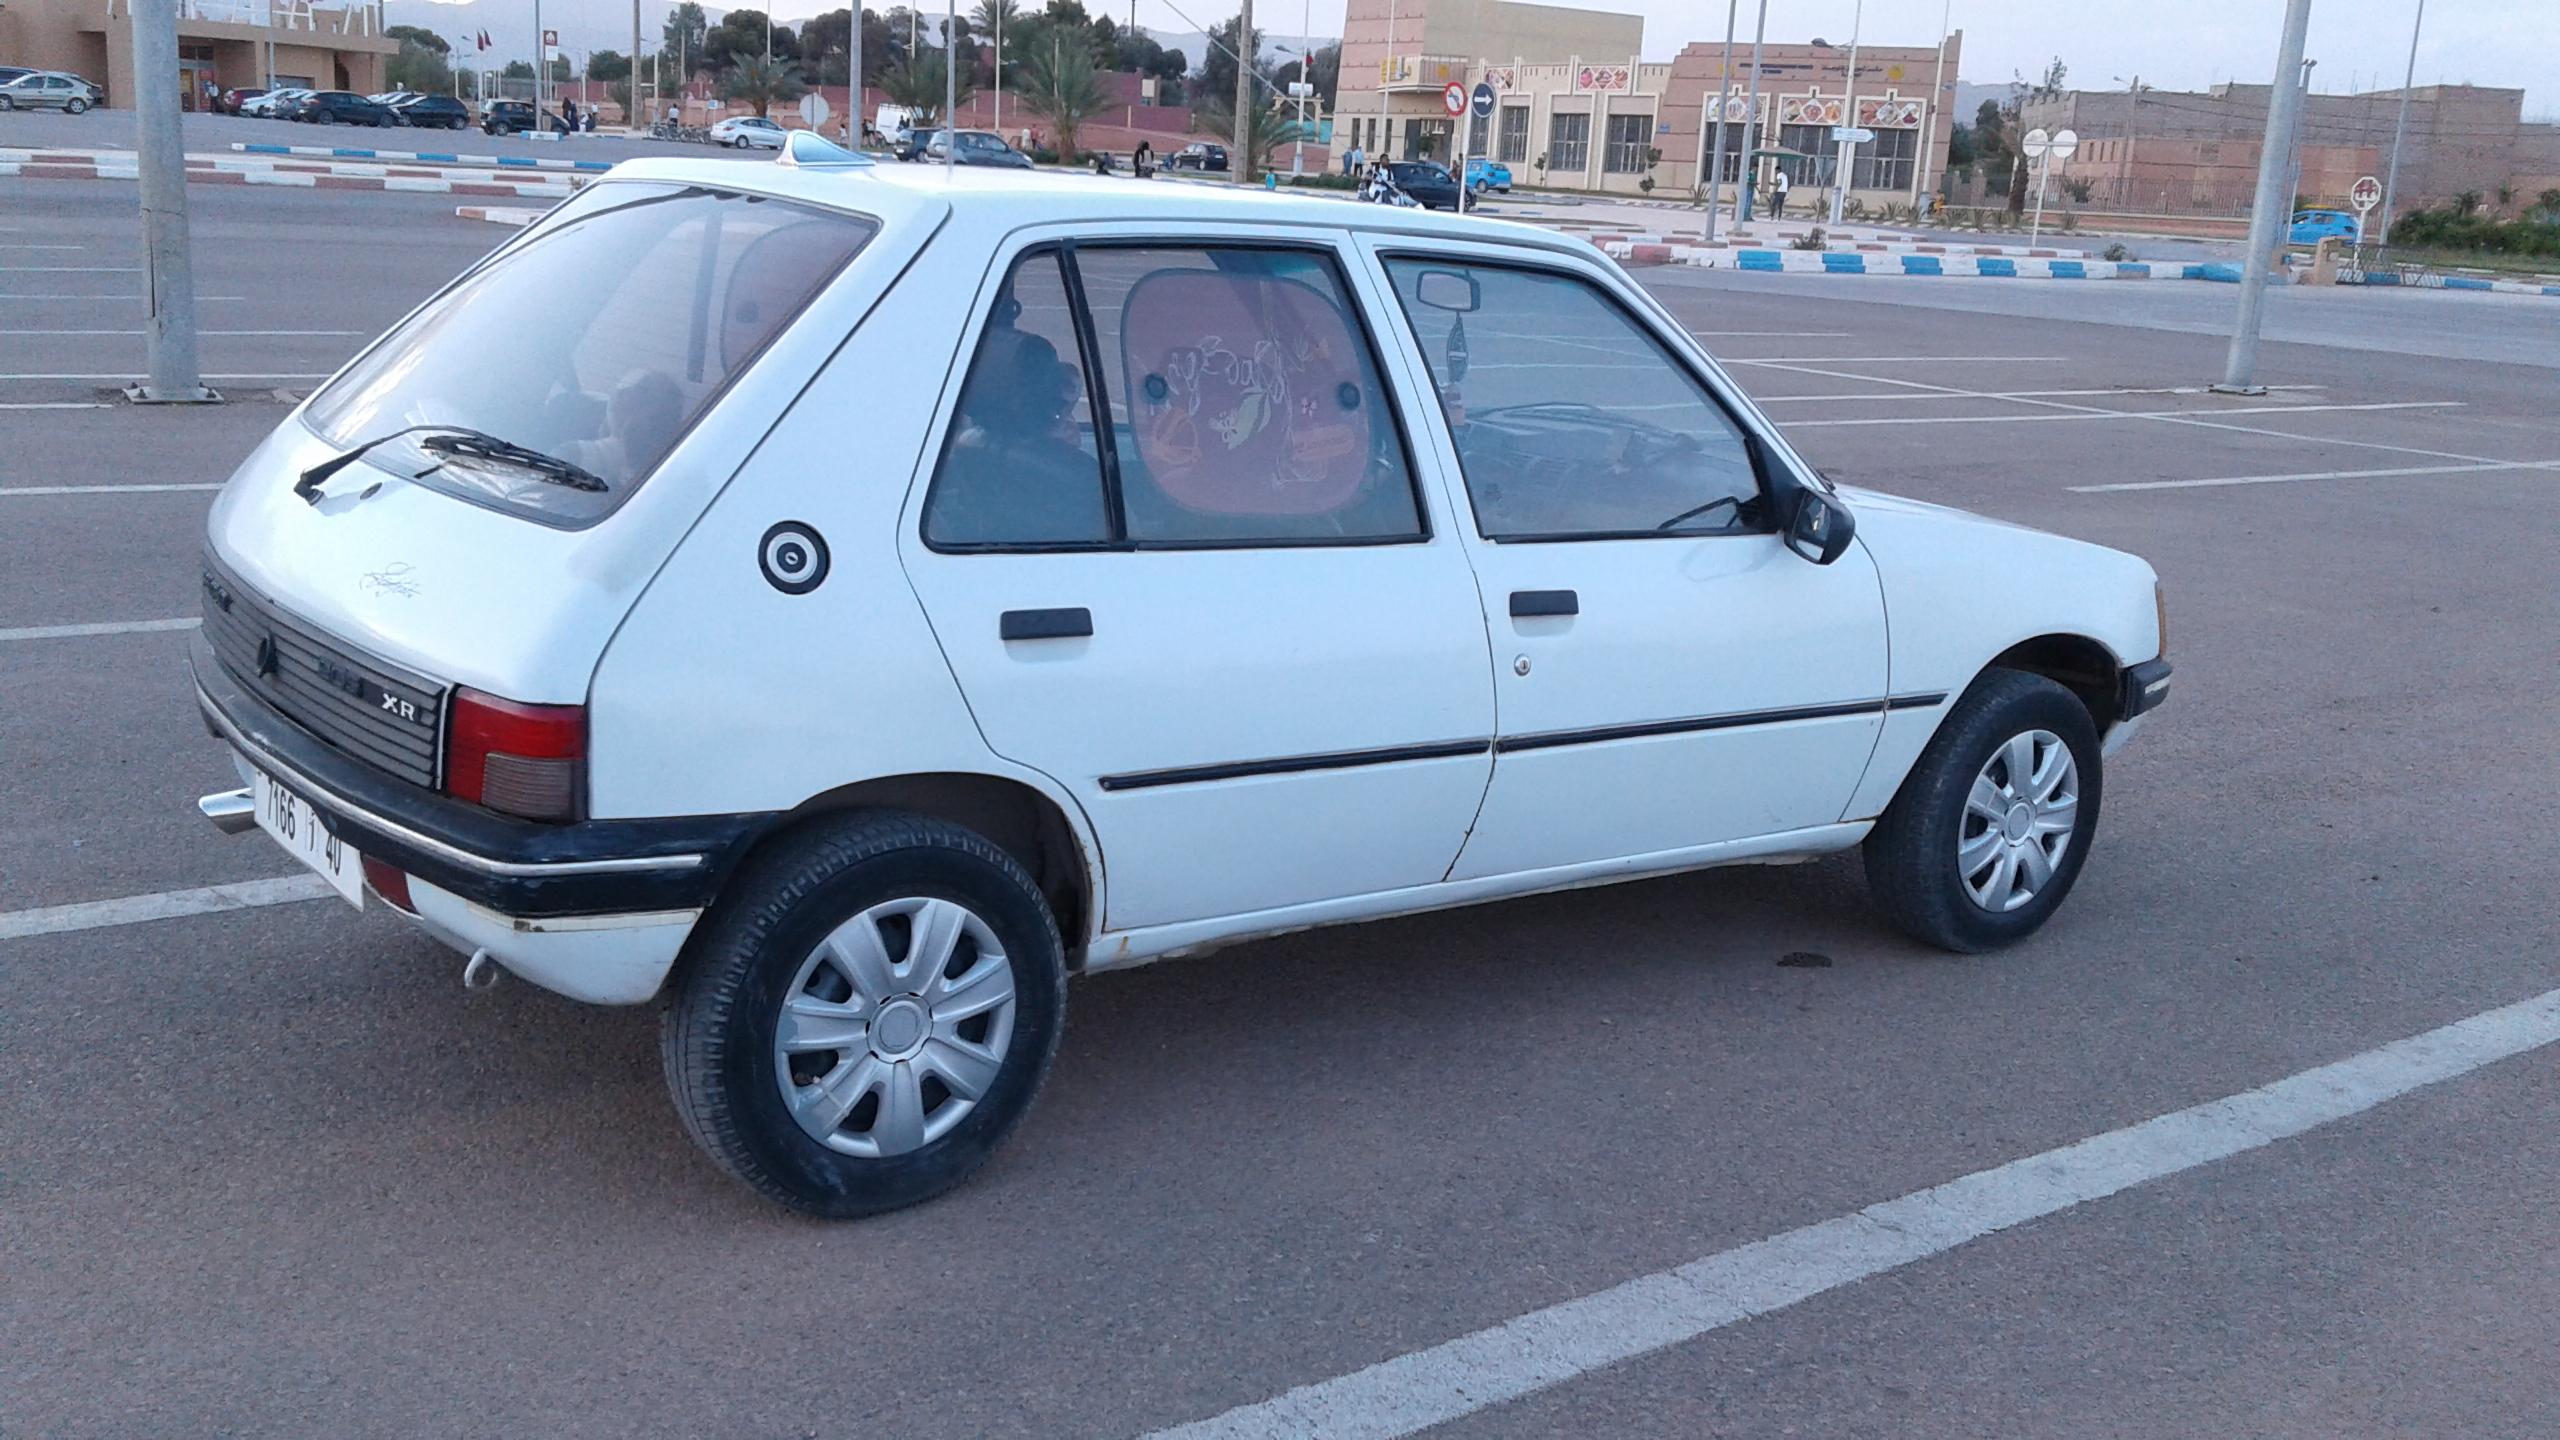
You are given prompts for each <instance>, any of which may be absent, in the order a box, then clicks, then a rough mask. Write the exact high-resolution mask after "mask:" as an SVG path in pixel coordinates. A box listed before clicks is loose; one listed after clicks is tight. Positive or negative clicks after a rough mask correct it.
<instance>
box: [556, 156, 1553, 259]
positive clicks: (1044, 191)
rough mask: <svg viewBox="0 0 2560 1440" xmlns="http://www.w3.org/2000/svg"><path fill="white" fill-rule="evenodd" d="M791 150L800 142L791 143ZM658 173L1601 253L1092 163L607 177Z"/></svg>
mask: <svg viewBox="0 0 2560 1440" xmlns="http://www.w3.org/2000/svg"><path fill="white" fill-rule="evenodd" d="M786 153H788V152H786ZM601 178H602V180H603V181H605V182H607V183H610V182H611V181H614V180H621V179H629V180H656V181H664V182H673V183H677V184H687V185H710V186H717V187H719V188H722V189H732V190H747V191H752V192H755V193H757V194H763V195H773V196H777V197H780V198H783V199H794V200H805V201H808V202H810V203H812V204H818V205H830V206H840V207H843V208H846V209H850V210H859V211H862V212H865V213H868V214H875V215H878V216H879V217H880V218H881V219H882V220H884V221H886V222H888V223H890V224H893V225H895V224H900V223H903V222H907V221H910V220H914V219H918V218H922V217H924V216H927V215H938V214H941V213H944V211H945V210H946V208H947V209H948V210H949V211H955V212H962V213H966V214H969V215H970V216H972V218H975V219H978V220H982V221H984V220H993V221H995V222H997V223H999V224H1003V225H1006V226H1007V227H1008V228H1010V227H1011V226H1019V225H1049V224H1066V223H1073V222H1076V221H1093V222H1096V223H1109V222H1123V221H1139V222H1153V223H1164V224H1167V225H1169V226H1172V227H1177V228H1178V227H1180V226H1181V225H1184V224H1186V223H1190V222H1195V221H1197V222H1218V221H1225V222H1229V223H1234V224H1283V225H1321V226H1325V227H1327V228H1331V229H1342V230H1361V231H1366V232H1369V233H1372V234H1393V235H1406V236H1412V237H1414V238H1417V239H1436V240H1476V241H1483V242H1489V243H1493V244H1502V245H1517V246H1523V247H1532V248H1536V249H1540V250H1546V251H1549V252H1560V253H1563V254H1568V255H1579V256H1583V257H1586V258H1588V257H1591V256H1596V255H1597V254H1598V253H1599V252H1598V251H1597V250H1594V249H1593V248H1592V247H1591V245H1590V244H1589V242H1587V241H1583V240H1579V239H1576V238H1574V237H1571V236H1567V235H1562V234H1559V233H1557V232H1555V231H1552V230H1545V229H1541V228H1539V227H1537V226H1535V225H1524V224H1521V223H1519V222H1517V221H1511V220H1491V219H1485V218H1483V217H1480V216H1472V215H1470V216H1464V217H1461V216H1457V215H1451V214H1446V213H1443V212H1440V211H1433V210H1421V209H1407V208H1404V207H1402V206H1389V205H1361V204H1355V203H1353V202H1351V201H1350V200H1348V199H1336V198H1328V197H1326V196H1323V195H1315V194H1296V195H1292V194H1289V193H1287V192H1285V191H1271V190H1263V189H1261V188H1258V187H1248V186H1236V185H1224V184H1193V183H1190V182H1187V181H1181V180H1167V179H1156V180H1136V179H1123V178H1118V177H1112V176H1101V175H1092V174H1088V173H1086V172H1084V171H1081V170H1077V171H1059V170H1004V169H995V170H990V169H984V168H973V167H959V168H955V169H953V170H951V171H949V172H948V173H946V172H945V171H944V169H943V167H941V166H939V165H877V164H875V165H868V166H861V167H844V168H832V167H819V166H794V165H783V164H777V163H774V162H772V161H763V162H757V161H752V160H712V159H695V158H692V157H690V156H685V157H677V156H652V157H649V158H646V159H639V160H626V161H623V162H622V163H621V164H619V165H616V166H614V167H613V169H612V170H611V171H610V172H609V173H607V174H606V175H604V176H603V177H601Z"/></svg>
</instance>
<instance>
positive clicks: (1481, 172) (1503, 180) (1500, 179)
mask: <svg viewBox="0 0 2560 1440" xmlns="http://www.w3.org/2000/svg"><path fill="white" fill-rule="evenodd" d="M1487 190H1499V191H1501V192H1502V193H1503V194H1505V195H1508V194H1510V193H1511V167H1510V166H1508V165H1505V164H1503V163H1502V162H1501V161H1499V160H1487V159H1485V158H1484V157H1483V156H1481V155H1478V156H1475V157H1473V158H1471V159H1469V160H1468V161H1467V192H1468V193H1469V194H1471V195H1481V194H1483V193H1484V192H1486V191H1487Z"/></svg>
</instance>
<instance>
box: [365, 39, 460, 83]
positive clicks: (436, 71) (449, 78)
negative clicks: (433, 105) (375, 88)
mask: <svg viewBox="0 0 2560 1440" xmlns="http://www.w3.org/2000/svg"><path fill="white" fill-rule="evenodd" d="M400 28H401V29H404V30H408V29H415V28H416V27H415V26H408V25H404V26H401V27H400ZM444 57H445V52H444V51H443V50H441V49H438V48H435V47H432V46H428V45H422V44H420V43H418V42H417V41H415V40H412V39H410V38H409V37H408V36H406V35H403V36H401V37H400V53H399V54H397V55H394V56H392V57H391V59H390V61H389V62H388V63H386V64H385V65H384V66H383V67H382V78H383V79H384V80H385V81H387V82H388V83H389V84H390V86H391V88H392V89H394V90H416V91H419V92H421V93H423V94H436V93H439V92H442V91H446V90H451V89H452V88H453V67H452V66H451V65H449V64H447V63H446V62H445V58H444Z"/></svg>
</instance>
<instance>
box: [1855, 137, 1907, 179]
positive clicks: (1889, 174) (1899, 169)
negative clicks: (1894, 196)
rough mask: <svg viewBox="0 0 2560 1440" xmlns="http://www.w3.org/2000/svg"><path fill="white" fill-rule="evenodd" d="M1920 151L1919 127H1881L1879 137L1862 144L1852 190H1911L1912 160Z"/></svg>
mask: <svg viewBox="0 0 2560 1440" xmlns="http://www.w3.org/2000/svg"><path fill="white" fill-rule="evenodd" d="M1919 153H1920V132H1919V131H1917V130H1879V131H1877V132H1876V138H1875V139H1874V140H1873V141H1872V142H1870V143H1868V144H1865V145H1861V146H1859V147H1858V163H1857V165H1856V166H1855V167H1854V169H1853V177H1854V178H1853V179H1852V180H1851V182H1850V186H1849V188H1850V189H1852V190H1908V189H1910V188H1911V162H1912V160H1913V159H1914V158H1915V157H1917V156H1918V155H1919Z"/></svg>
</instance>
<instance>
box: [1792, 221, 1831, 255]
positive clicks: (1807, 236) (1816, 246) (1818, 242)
mask: <svg viewBox="0 0 2560 1440" xmlns="http://www.w3.org/2000/svg"><path fill="white" fill-rule="evenodd" d="M1829 244H1830V242H1829V241H1828V240H1827V239H1825V238H1824V236H1823V233H1822V227H1821V226H1819V225H1816V226H1814V227H1813V228H1812V229H1810V230H1807V231H1806V232H1804V233H1803V234H1801V235H1799V236H1797V237H1796V238H1794V239H1793V240H1790V241H1788V242H1787V248H1788V249H1790V250H1821V249H1824V248H1826V247H1828V245H1829Z"/></svg>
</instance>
